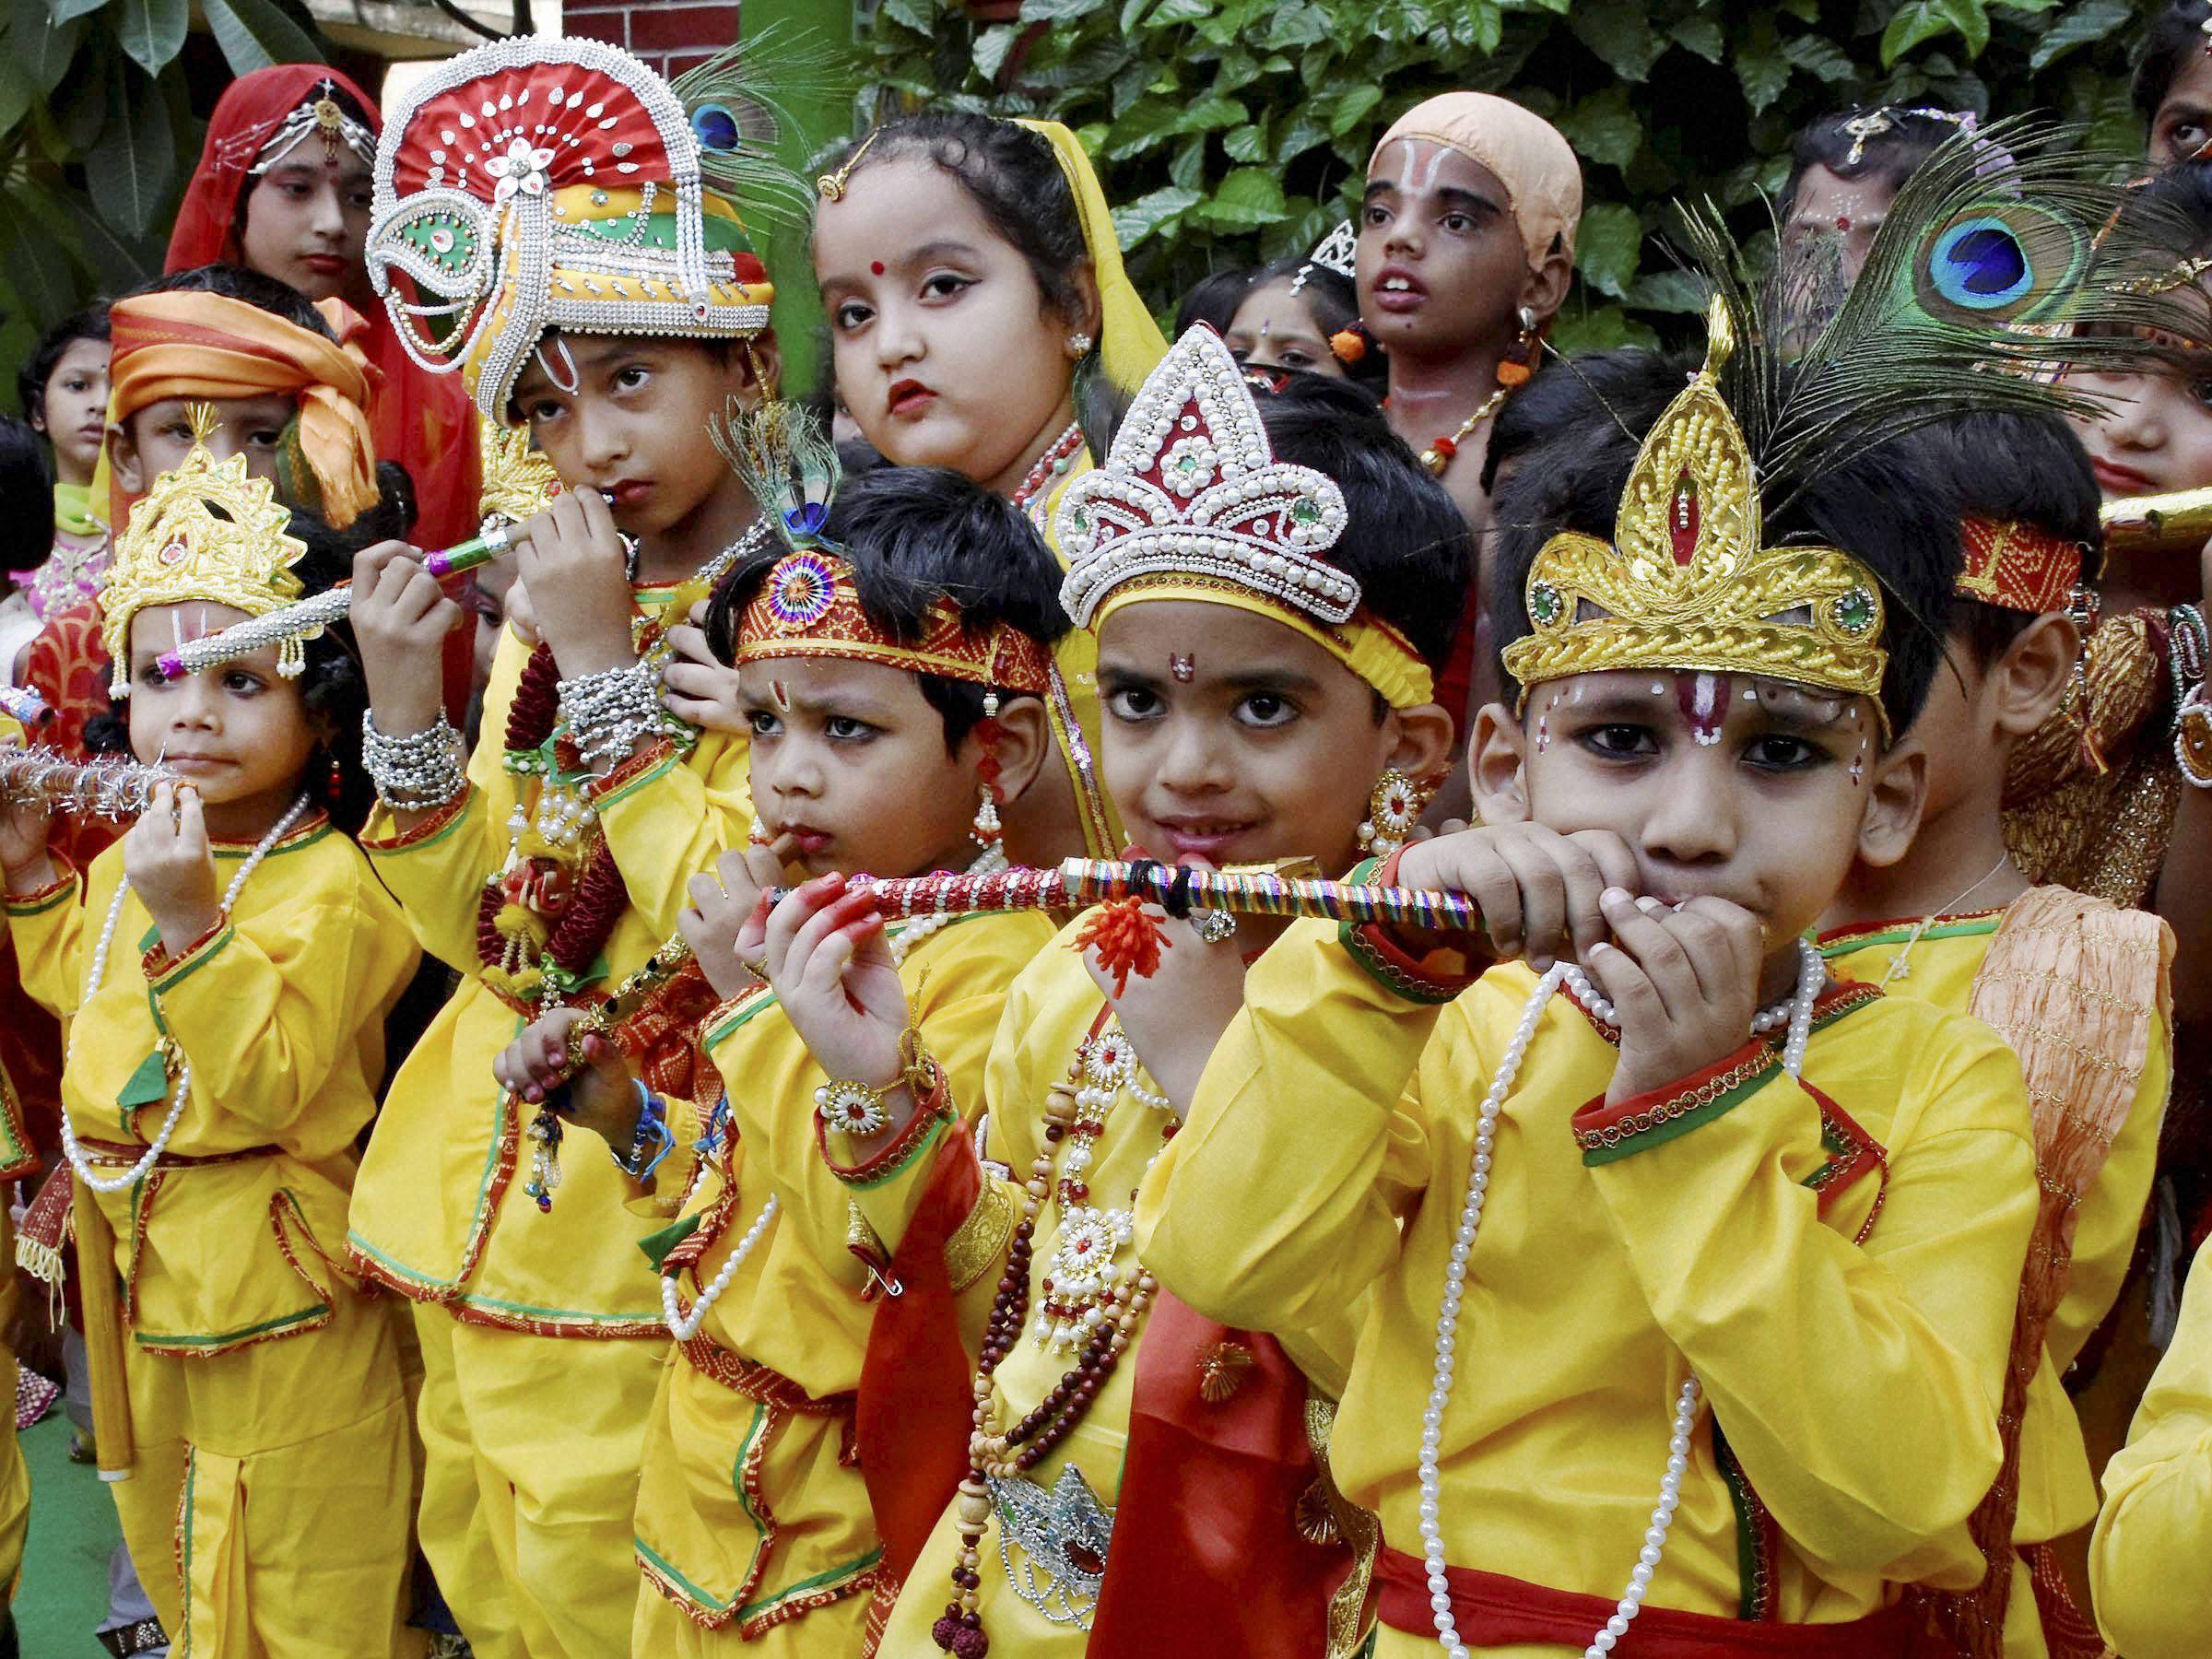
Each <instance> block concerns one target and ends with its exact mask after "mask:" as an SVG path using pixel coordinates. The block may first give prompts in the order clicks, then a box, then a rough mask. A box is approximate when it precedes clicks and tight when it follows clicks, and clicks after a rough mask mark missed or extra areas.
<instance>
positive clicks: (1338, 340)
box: [1329, 328, 1367, 363]
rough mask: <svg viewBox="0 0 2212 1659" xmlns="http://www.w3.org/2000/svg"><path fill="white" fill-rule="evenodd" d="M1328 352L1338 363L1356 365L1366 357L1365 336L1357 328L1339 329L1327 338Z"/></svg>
mask: <svg viewBox="0 0 2212 1659" xmlns="http://www.w3.org/2000/svg"><path fill="white" fill-rule="evenodd" d="M1329 350H1330V351H1331V352H1332V353H1334V354H1335V359H1336V360H1337V361H1338V362H1340V363H1356V362H1358V361H1359V359H1361V358H1363V357H1365V356H1366V355H1367V336H1366V335H1363V334H1361V333H1360V332H1359V329H1357V328H1340V329H1338V330H1337V331H1336V332H1335V334H1333V335H1330V336H1329Z"/></svg>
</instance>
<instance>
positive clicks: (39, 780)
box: [0, 747, 178, 822]
mask: <svg viewBox="0 0 2212 1659" xmlns="http://www.w3.org/2000/svg"><path fill="white" fill-rule="evenodd" d="M177 781H178V780H177V774H176V773H174V772H172V771H169V770H168V769H167V768H165V767H159V766H142V765H140V764H139V763H138V762H136V761H135V760H124V759H120V758H116V759H101V760H87V761H78V760H72V759H68V758H67V757H66V756H63V755H57V754H55V753H54V752H53V750H51V749H39V748H13V747H8V748H0V801H4V802H6V803H7V804H8V805H9V806H31V805H35V806H41V807H43V808H45V809H46V810H47V811H49V812H69V813H76V814H78V815H79V816H82V817H87V818H112V819H115V820H116V821H118V822H121V821H124V820H127V819H130V818H136V817H137V816H138V815H139V814H140V813H141V812H144V811H145V810H146V809H147V807H148V806H152V805H153V800H154V791H155V790H156V789H158V788H159V787H160V785H162V784H164V783H174V782H177Z"/></svg>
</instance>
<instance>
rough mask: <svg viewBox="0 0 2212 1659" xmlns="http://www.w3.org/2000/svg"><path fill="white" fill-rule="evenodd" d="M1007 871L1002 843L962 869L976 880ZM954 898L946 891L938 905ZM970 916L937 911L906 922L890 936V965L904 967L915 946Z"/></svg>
mask: <svg viewBox="0 0 2212 1659" xmlns="http://www.w3.org/2000/svg"><path fill="white" fill-rule="evenodd" d="M1005 868H1006V847H1005V846H1004V845H1003V844H1002V843H999V842H996V841H994V842H993V843H992V844H991V845H990V846H988V847H985V848H984V849H983V850H982V853H980V854H978V855H977V857H976V861H975V862H974V863H973V864H971V865H969V866H968V867H967V869H965V870H963V871H962V872H961V875H962V876H964V877H984V876H995V875H997V874H998V873H999V872H1000V871H1001V870H1003V869H1005ZM951 897H952V892H951V889H950V888H947V889H946V890H944V891H943V892H940V893H939V894H938V895H937V902H938V903H939V904H944V903H946V902H947V900H949V899H950V898H951ZM970 913H971V912H960V911H944V910H937V911H932V912H930V913H929V914H927V915H924V916H916V917H914V918H913V920H912V921H911V922H909V923H907V924H906V925H905V926H904V927H902V928H900V930H899V931H898V932H897V933H896V934H894V935H892V936H891V940H890V944H889V947H888V948H889V950H890V953H891V966H892V967H894V968H900V967H903V966H904V965H905V963H906V959H907V958H908V957H909V956H911V955H912V953H913V950H914V947H916V946H918V945H919V944H921V943H922V941H923V940H924V939H926V938H928V937H929V936H930V935H933V934H938V933H942V932H944V931H945V929H947V927H950V926H951V925H952V924H954V923H955V922H958V921H959V919H960V917H961V916H962V915H965V914H970Z"/></svg>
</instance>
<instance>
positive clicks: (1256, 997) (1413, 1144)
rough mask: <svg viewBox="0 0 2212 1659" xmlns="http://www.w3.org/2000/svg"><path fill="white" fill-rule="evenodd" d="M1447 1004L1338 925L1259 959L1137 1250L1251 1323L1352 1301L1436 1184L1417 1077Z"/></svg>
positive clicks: (1162, 1272)
mask: <svg viewBox="0 0 2212 1659" xmlns="http://www.w3.org/2000/svg"><path fill="white" fill-rule="evenodd" d="M1439 1012H1440V1008H1439V1006H1437V1005H1433V1004H1422V1003H1414V1002H1409V1001H1407V1000H1406V999H1405V998H1403V997H1401V996H1399V995H1398V994H1397V993H1395V992H1394V991H1392V990H1389V989H1388V988H1386V987H1385V986H1383V985H1382V983H1381V982H1379V981H1376V980H1374V979H1372V978H1371V977H1370V976H1369V975H1368V974H1367V973H1366V971H1363V970H1362V969H1360V968H1359V966H1358V965H1357V964H1356V963H1355V962H1354V961H1353V960H1352V959H1351V957H1350V956H1349V955H1348V954H1347V952H1346V951H1345V950H1344V949H1343V947H1341V946H1340V945H1339V944H1338V943H1337V939H1336V924H1334V923H1323V922H1299V923H1295V924H1292V925H1291V927H1290V929H1289V930H1288V932H1287V933H1285V934H1284V935H1283V936H1282V937H1281V938H1280V939H1278V940H1277V942H1276V944H1275V945H1274V946H1273V947H1271V948H1270V949H1269V950H1268V951H1267V953H1266V954H1265V956H1263V957H1262V958H1261V959H1259V960H1258V961H1257V962H1256V963H1254V964H1253V968H1252V971H1250V972H1249V973H1248V974H1247V975H1246V976H1245V980H1244V1007H1243V1010H1242V1011H1241V1013H1239V1014H1238V1016H1237V1017H1236V1018H1235V1019H1233V1020H1231V1021H1230V1027H1229V1030H1227V1031H1226V1032H1224V1033H1223V1034H1222V1038H1221V1041H1220V1042H1219V1043H1218V1044H1217V1045H1216V1047H1215V1049H1214V1053H1213V1058H1212V1059H1211V1060H1210V1061H1208V1062H1207V1064H1206V1075H1205V1077H1203V1078H1202V1079H1201V1080H1200V1082H1199V1086H1198V1093H1197V1096H1196V1099H1195V1100H1194V1101H1193V1102H1192V1107H1191V1112H1190V1116H1189V1119H1188V1120H1187V1121H1186V1123H1185V1124H1184V1125H1183V1128H1182V1133H1180V1134H1179V1135H1176V1136H1175V1138H1174V1139H1173V1140H1172V1141H1171V1142H1170V1143H1169V1144H1168V1146H1167V1148H1166V1150H1164V1151H1163V1152H1162V1153H1161V1154H1160V1158H1159V1166H1158V1167H1156V1169H1155V1171H1154V1173H1153V1178H1152V1179H1151V1180H1149V1181H1147V1182H1145V1185H1144V1188H1143V1191H1142V1193H1141V1194H1140V1195H1139V1197H1138V1200H1137V1208H1136V1237H1137V1251H1138V1254H1139V1256H1140V1257H1141V1259H1142V1260H1143V1261H1144V1262H1145V1263H1146V1265H1148V1266H1149V1267H1150V1268H1151V1269H1152V1272H1153V1274H1154V1275H1155V1276H1156V1277H1158V1278H1159V1282H1160V1283H1161V1284H1162V1285H1165V1286H1166V1287H1167V1288H1169V1289H1170V1290H1171V1291H1173V1292H1174V1293H1175V1295H1176V1296H1178V1297H1180V1298H1181V1299H1182V1300H1184V1301H1186V1302H1188V1303H1189V1304H1190V1305H1191V1306H1192V1307H1194V1308H1195V1309H1197V1310H1198V1312H1202V1313H1204V1314H1206V1316H1207V1317H1208V1318H1211V1319H1218V1320H1219V1321H1221V1322H1222V1323H1223V1324H1230V1325H1239V1326H1242V1327H1244V1328H1245V1329H1248V1330H1261V1331H1285V1330H1304V1329H1308V1328H1312V1327H1322V1326H1326V1325H1327V1324H1330V1322H1331V1321H1332V1319H1333V1318H1336V1317H1341V1314H1342V1312H1343V1310H1344V1309H1345V1308H1346V1307H1347V1306H1349V1305H1351V1304H1352V1303H1354V1302H1355V1301H1356V1300H1358V1299H1359V1297H1360V1296H1361V1295H1363V1294H1364V1293H1365V1292H1366V1290H1367V1289H1368V1288H1369V1287H1370V1286H1371V1285H1372V1284H1373V1282H1374V1281H1375V1280H1376V1279H1377V1278H1378V1277H1381V1276H1382V1274H1383V1273H1384V1271H1385V1270H1386V1269H1387V1268H1388V1267H1389V1266H1390V1265H1391V1264H1392V1263H1393V1262H1394V1259H1395V1258H1396V1255H1397V1253H1398V1244H1399V1237H1398V1225H1399V1219H1400V1218H1401V1216H1402V1215H1403V1214H1404V1212H1405V1210H1406V1207H1408V1206H1410V1205H1411V1204H1412V1203H1413V1202H1414V1201H1415V1200H1416V1199H1417V1198H1418V1194H1419V1193H1420V1191H1421V1190H1422V1188H1424V1187H1425V1186H1426V1185H1427V1184H1428V1180H1429V1163H1430V1149H1429V1137H1428V1134H1427V1131H1426V1129H1425V1127H1424V1126H1423V1123H1422V1119H1421V1115H1420V1111H1419V1107H1418V1102H1417V1100H1416V1099H1415V1097H1414V1096H1412V1095H1411V1094H1408V1093H1405V1092H1404V1085H1405V1083H1406V1079H1407V1078H1408V1077H1410V1076H1411V1075H1412V1073H1413V1071H1414V1068H1415V1065H1417V1063H1418V1061H1419V1059H1420V1056H1421V1051H1422V1049H1423V1047H1424V1046H1425V1045H1426V1044H1427V1042H1428V1041H1429V1038H1430V1033H1431V1032H1432V1031H1433V1030H1434V1029H1435V1026H1436V1020H1437V1016H1438V1014H1439ZM1470 1075H1472V1074H1470ZM1263 1170H1264V1171H1265V1180H1260V1179H1255V1175H1256V1173H1257V1172H1258V1171H1263ZM1017 1173H1018V1171H1017Z"/></svg>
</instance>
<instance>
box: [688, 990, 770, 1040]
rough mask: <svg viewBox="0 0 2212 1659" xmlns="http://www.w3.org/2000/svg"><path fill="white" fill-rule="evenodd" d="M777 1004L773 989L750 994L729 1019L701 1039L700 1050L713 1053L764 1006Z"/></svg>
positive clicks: (732, 1012) (768, 1006)
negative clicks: (754, 994)
mask: <svg viewBox="0 0 2212 1659" xmlns="http://www.w3.org/2000/svg"><path fill="white" fill-rule="evenodd" d="M775 1006H778V1005H777V1002H776V994H775V993H774V992H773V991H763V992H761V993H760V994H759V995H757V996H748V997H747V998H746V1000H745V1001H744V1002H743V1003H741V1004H739V1005H738V1006H737V1007H735V1009H733V1010H732V1011H731V1014H730V1017H729V1018H727V1019H725V1020H724V1021H723V1022H722V1023H721V1024H720V1025H718V1026H716V1027H715V1028H714V1029H713V1030H711V1031H709V1032H708V1033H707V1034H706V1035H705V1036H704V1037H702V1038H701V1039H700V1044H699V1047H700V1053H706V1054H711V1053H713V1052H714V1050H715V1049H716V1048H718V1047H720V1046H721V1045H722V1044H723V1043H724V1042H727V1041H729V1040H730V1038H731V1037H732V1036H734V1035H735V1033H736V1031H737V1029H738V1028H739V1027H740V1026H743V1025H745V1024H746V1023H747V1022H748V1021H749V1020H750V1019H751V1018H753V1016H754V1015H756V1014H758V1013H759V1012H760V1011H761V1010H762V1009H764V1008H772V1007H775Z"/></svg>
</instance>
